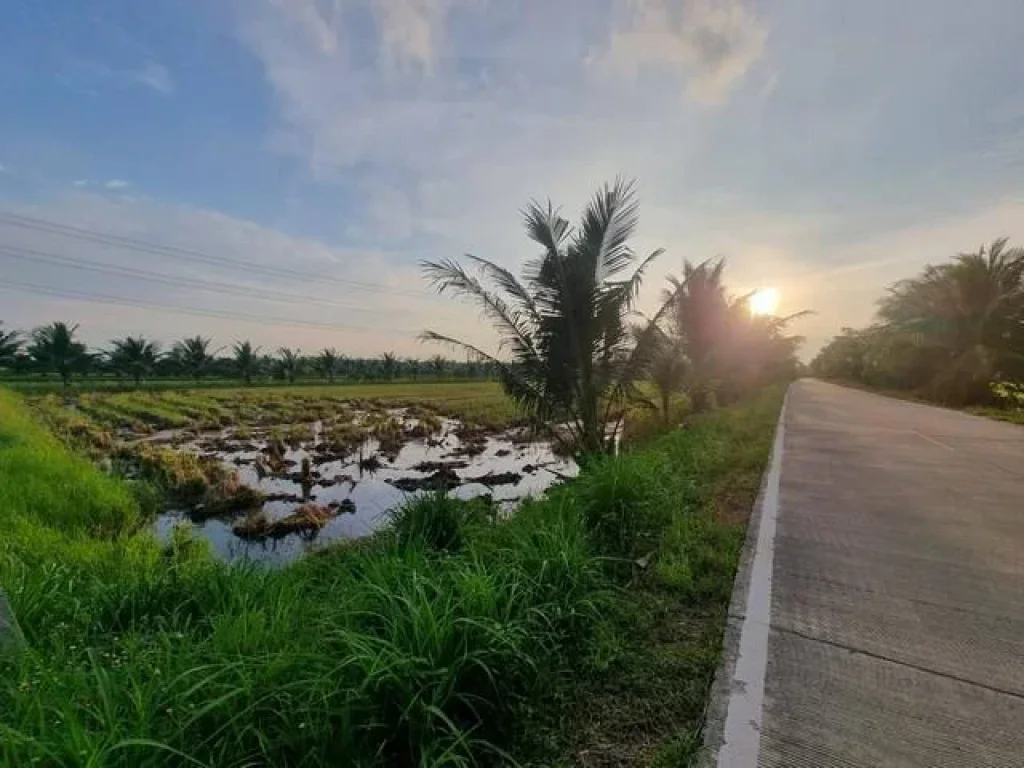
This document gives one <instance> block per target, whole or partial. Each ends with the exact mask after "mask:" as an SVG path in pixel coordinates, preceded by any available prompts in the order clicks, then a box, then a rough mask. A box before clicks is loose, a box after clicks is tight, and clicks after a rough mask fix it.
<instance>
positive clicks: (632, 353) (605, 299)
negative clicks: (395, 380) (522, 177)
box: [423, 180, 661, 455]
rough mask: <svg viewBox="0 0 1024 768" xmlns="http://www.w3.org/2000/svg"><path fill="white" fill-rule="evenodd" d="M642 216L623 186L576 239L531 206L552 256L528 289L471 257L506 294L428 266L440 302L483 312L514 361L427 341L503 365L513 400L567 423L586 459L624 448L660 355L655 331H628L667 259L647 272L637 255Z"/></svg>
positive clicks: (596, 206) (598, 201) (594, 203)
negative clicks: (646, 286)
mask: <svg viewBox="0 0 1024 768" xmlns="http://www.w3.org/2000/svg"><path fill="white" fill-rule="evenodd" d="M637 206H638V203H637V200H636V194H635V186H634V184H633V183H632V182H626V181H623V180H616V182H615V183H614V184H612V185H608V186H605V187H604V188H602V189H601V190H599V191H598V193H597V194H596V195H595V196H594V198H593V199H592V200H591V202H590V204H589V205H588V206H587V209H586V210H585V211H584V214H583V220H582V222H581V224H580V226H579V227H578V228H575V229H574V228H572V227H571V226H570V224H569V222H568V221H566V220H565V219H563V218H562V217H561V216H560V215H559V213H558V211H557V210H555V208H554V207H553V205H552V204H551V203H550V202H549V203H547V204H546V205H540V204H538V203H536V202H533V203H530V204H529V205H528V206H527V208H526V210H525V212H524V218H525V224H526V230H527V234H528V235H529V237H530V239H531V240H533V241H534V242H535V243H537V244H538V245H540V246H541V248H542V249H543V252H542V255H541V256H540V257H539V258H537V259H534V260H531V261H529V262H528V263H527V264H526V265H525V268H524V270H523V280H522V281H520V280H519V279H517V278H516V277H515V276H514V275H513V274H512V273H511V272H509V271H508V270H506V269H504V268H502V267H500V266H498V265H497V264H495V263H494V262H491V261H487V260H486V259H481V258H478V257H475V256H470V257H468V258H469V259H470V260H471V262H472V263H473V264H475V265H476V266H477V267H478V268H479V270H480V273H481V277H482V278H485V279H488V280H490V281H492V282H493V283H494V285H495V286H496V288H497V290H494V289H491V288H488V287H485V285H484V283H482V282H481V280H480V279H478V278H477V277H475V276H473V275H471V274H470V273H469V272H467V271H466V270H465V269H464V268H463V267H462V266H461V265H460V264H459V263H457V262H455V261H452V260H446V261H442V262H436V263H435V262H424V264H423V268H424V271H425V273H426V276H427V278H428V279H429V280H430V281H431V282H432V283H433V284H434V286H435V287H436V288H437V289H438V291H439V292H442V293H443V292H445V291H451V292H452V293H455V294H457V295H462V296H467V297H470V298H472V299H474V300H475V301H476V302H477V303H478V304H479V306H480V308H481V309H482V310H483V313H484V315H485V316H486V317H488V318H489V319H490V320H491V321H492V322H493V324H494V326H495V328H496V329H497V331H498V333H499V335H500V337H501V344H500V347H499V349H500V350H501V351H507V352H508V353H510V355H511V360H509V361H505V360H499V359H498V358H497V357H495V356H494V355H490V354H487V353H486V352H483V351H482V350H480V349H479V348H477V347H475V346H473V345H471V344H468V343H466V342H462V341H459V340H457V339H454V338H451V337H450V336H445V335H442V334H439V333H436V332H433V331H427V332H425V333H424V334H423V338H425V339H428V340H433V341H441V342H447V343H450V344H453V345H455V346H457V347H460V348H462V349H465V350H467V351H468V352H469V353H471V354H473V355H474V356H475V357H477V358H478V359H483V360H489V361H492V362H494V363H495V364H496V365H497V366H498V367H499V371H500V375H501V379H502V382H503V384H504V386H505V390H506V391H507V392H508V394H509V395H510V396H511V397H512V398H513V399H514V400H516V401H517V402H518V403H519V404H520V406H521V407H522V408H523V409H524V410H525V411H526V412H527V413H529V414H530V415H531V416H532V417H533V418H534V419H535V420H536V421H538V422H550V421H552V420H556V421H560V422H565V425H566V429H567V430H568V433H569V439H568V442H570V443H571V444H572V446H573V447H574V449H575V450H576V451H578V452H579V453H580V454H583V455H586V454H594V453H598V452H602V451H607V450H610V449H611V448H612V446H613V445H614V439H615V434H614V433H615V431H616V430H617V428H618V426H619V423H620V419H621V413H622V405H623V403H624V400H625V398H626V397H627V396H628V395H631V394H632V393H633V385H634V383H635V382H636V380H637V379H638V378H639V377H640V376H641V375H643V373H644V370H645V368H646V365H647V362H648V361H647V357H648V356H649V354H650V353H651V350H652V347H653V336H654V332H653V329H651V328H648V329H645V331H644V332H643V333H642V334H641V335H640V339H639V341H638V342H637V343H635V344H632V343H631V341H632V339H633V336H632V334H631V333H630V330H629V327H628V324H627V319H628V316H629V314H630V312H631V311H632V309H633V305H634V302H635V301H636V297H637V292H638V290H639V288H640V284H641V281H642V280H643V275H644V271H645V270H646V268H647V267H648V266H649V265H650V264H651V262H652V261H653V260H654V259H655V258H656V257H657V256H658V255H659V254H660V253H661V251H655V252H654V253H652V254H650V255H649V256H647V257H646V258H644V259H643V260H641V261H639V263H638V262H637V257H636V255H635V254H634V253H633V251H632V249H631V248H630V247H629V238H630V236H631V235H632V234H633V231H634V230H635V228H636V223H637ZM631 267H635V269H633V270H632V272H630V273H628V274H624V273H625V272H626V270H627V269H629V268H631ZM658 317H659V318H660V313H659V316H658ZM656 319H658V318H656ZM652 326H653V323H652ZM612 422H614V424H613V429H612V430H611V434H609V429H608V425H609V424H610V423H612Z"/></svg>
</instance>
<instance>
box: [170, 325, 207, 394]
mask: <svg viewBox="0 0 1024 768" xmlns="http://www.w3.org/2000/svg"><path fill="white" fill-rule="evenodd" d="M210 343H211V339H209V338H204V337H202V336H191V337H188V338H185V339H182V340H181V341H179V342H177V343H176V344H175V345H174V346H173V347H172V348H171V359H172V360H173V361H174V362H175V364H176V365H177V366H178V368H179V370H181V371H182V373H185V374H187V375H188V376H191V377H192V378H193V379H195V382H196V383H197V384H198V383H199V380H200V379H201V378H202V377H203V374H204V373H206V369H207V368H209V366H210V364H211V363H212V362H213V353H211V352H210Z"/></svg>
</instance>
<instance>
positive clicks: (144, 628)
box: [0, 394, 777, 768]
mask: <svg viewBox="0 0 1024 768" xmlns="http://www.w3.org/2000/svg"><path fill="white" fill-rule="evenodd" d="M766 407H771V406H770V405H769V406H766ZM774 407H776V408H777V398H776V402H775V404H774ZM748 418H749V417H745V416H743V415H741V414H740V415H736V416H735V418H734V419H733V417H732V416H728V415H725V414H723V415H721V416H716V417H713V418H712V419H709V420H707V421H706V422H705V423H702V424H699V425H697V426H696V427H694V428H693V429H692V430H687V431H680V432H678V433H675V434H674V435H671V436H669V438H665V439H664V440H663V441H658V442H656V443H654V444H652V445H651V446H650V447H647V448H644V449H642V450H637V451H634V452H631V453H627V454H626V455H624V456H623V457H621V458H619V459H607V460H605V461H606V463H602V464H601V465H600V466H598V467H595V468H594V469H593V470H590V471H588V472H587V473H585V474H584V475H583V476H582V477H581V478H580V479H579V480H577V481H576V482H573V483H571V484H568V485H566V486H564V487H562V488H559V489H558V490H557V491H555V492H553V493H551V494H550V496H549V498H548V499H546V500H541V501H533V502H527V503H526V504H524V505H523V506H522V507H521V508H520V510H519V511H518V512H517V514H516V515H514V516H513V517H511V518H510V519H508V520H505V521H503V522H497V521H495V520H494V519H493V516H492V515H489V514H487V510H485V509H483V508H482V507H481V506H480V504H479V502H478V503H476V505H473V504H465V503H463V502H457V501H454V500H451V499H444V498H440V497H428V498H427V499H426V500H423V501H421V502H419V503H418V504H416V505H414V506H411V507H410V508H408V509H407V510H405V511H404V512H403V515H402V516H401V517H400V518H399V520H398V521H397V522H396V523H395V525H394V527H393V529H391V530H389V531H386V532H384V533H383V534H381V535H379V536H377V537H376V538H374V539H373V540H369V541H364V542H359V543H353V544H352V545H351V546H347V547H343V548H340V549H338V550H335V551H331V552H329V553H327V554H323V555H318V556H311V557H308V558H306V559H305V560H302V561H300V562H297V563H295V564H293V565H291V566H289V567H287V568H284V569H280V570H273V571H269V570H260V569H258V568H254V567H245V566H237V565H235V566H230V565H226V564H223V563H220V562H218V561H216V560H214V559H213V558H212V557H211V556H210V554H209V553H208V552H207V551H206V549H205V547H204V546H202V544H201V543H200V542H198V541H197V540H194V539H192V538H190V537H189V536H188V535H187V534H184V533H179V534H177V535H176V536H175V537H174V538H173V540H172V542H171V544H170V545H168V546H166V547H161V546H160V545H158V544H157V542H156V541H155V540H154V538H153V537H152V536H150V535H148V534H146V533H145V532H144V531H141V532H140V531H138V528H139V524H140V521H141V520H142V519H143V517H144V516H143V514H142V512H141V511H140V510H139V508H138V506H137V504H136V503H135V501H134V498H133V494H132V492H131V489H130V488H128V487H127V486H125V485H123V484H122V483H120V482H118V481H116V480H114V479H111V478H108V477H105V476H102V475H100V474H98V473H96V471H95V470H93V468H92V467H91V466H90V465H89V464H88V463H87V462H86V461H84V460H82V459H79V458H77V457H75V456H72V455H70V454H68V453H66V452H65V451H64V450H63V449H62V448H61V447H60V445H59V444H58V443H57V442H56V440H54V439H53V438H52V437H50V436H49V435H47V434H46V433H45V432H44V431H43V430H42V429H41V428H40V427H39V426H38V425H37V424H36V423H35V422H34V421H32V419H31V418H30V417H29V416H28V415H27V413H26V412H25V410H24V408H22V406H21V404H20V403H19V402H18V400H17V399H16V398H15V397H13V396H11V395H7V394H0V501H2V503H3V507H2V508H3V509H4V510H5V512H4V514H5V515H6V516H8V520H7V521H5V522H11V523H12V525H10V527H9V533H10V535H5V536H4V537H3V538H2V539H0V586H2V587H3V588H4V589H5V590H6V591H7V593H8V595H9V596H10V598H11V601H12V604H13V607H14V609H15V612H16V614H17V615H18V617H19V619H20V621H21V623H22V626H23V629H24V630H25V634H26V637H27V639H28V644H29V647H28V649H27V650H26V651H24V652H23V653H22V654H21V655H20V656H19V657H17V658H16V659H14V660H5V661H2V662H0V664H3V665H5V666H4V668H3V669H0V764H2V765H12V766H21V765H33V764H41V765H50V766H69V767H70V766H104V767H106V766H133V768H135V767H145V766H167V765H173V766H186V765H191V766H195V765H205V766H217V767H218V768H221V767H226V768H230V767H233V766H239V767H240V766H251V765H274V766H328V765H329V766H337V765H352V766H378V765H380V766H414V765H415V766H441V765H445V766H452V765H454V766H459V765H466V766H469V765H496V764H508V763H510V762H511V761H512V759H513V758H514V757H515V758H524V759H530V756H531V755H535V754H544V755H545V757H544V758H543V760H544V761H545V764H551V762H554V761H555V760H557V759H559V758H560V757H561V756H562V753H563V750H571V748H573V747H574V745H575V741H576V739H577V737H576V736H573V735H572V733H573V732H572V731H571V730H570V731H565V730H562V729H560V728H559V727H557V724H571V723H579V722H581V721H580V717H581V715H580V714H578V713H579V712H586V711H587V710H586V707H580V706H579V702H578V701H576V700H575V699H574V698H573V697H572V696H570V695H568V694H567V693H566V691H571V690H573V689H574V688H579V690H580V691H583V690H590V686H592V685H595V684H596V683H594V682H593V681H595V680H598V679H601V678H600V675H601V674H604V673H607V674H613V673H614V671H615V670H621V669H622V668H623V665H624V664H626V663H627V662H626V661H625V660H626V659H628V658H640V657H641V656H642V651H638V650H636V649H632V650H630V645H629V638H630V637H631V636H632V635H633V634H635V631H636V627H637V626H644V625H645V622H646V624H651V623H652V622H655V620H656V619H655V617H656V615H657V613H658V611H662V610H663V607H659V606H658V605H654V607H653V608H651V610H650V611H647V610H646V608H644V610H643V611H641V613H640V614H639V615H635V616H633V618H632V620H631V621H632V626H631V625H630V624H631V621H626V620H624V618H623V617H624V616H625V613H624V611H627V609H629V606H633V609H635V610H639V608H637V606H647V605H648V603H649V602H650V601H649V598H648V597H646V596H644V594H645V593H637V592H635V591H634V589H635V581H636V580H635V577H634V574H633V569H634V566H632V565H626V564H628V563H631V562H632V560H633V559H634V558H635V557H637V556H639V555H645V554H651V553H654V554H653V555H652V556H651V557H650V558H649V561H650V563H651V565H650V567H649V568H648V569H647V571H646V573H647V576H645V579H646V580H647V583H646V585H645V587H644V589H653V590H661V591H662V592H663V593H666V594H668V593H671V594H673V595H675V596H676V597H675V600H676V601H677V602H678V601H680V600H684V601H691V600H705V599H707V598H706V596H707V595H713V596H716V597H715V599H719V598H720V595H721V594H722V592H723V590H724V589H725V586H724V584H725V582H726V581H728V580H730V579H731V570H730V569H731V568H732V567H733V565H734V562H735V552H736V547H737V546H738V545H737V542H738V538H737V535H736V533H735V526H733V527H732V528H730V527H728V526H722V525H720V523H719V522H718V520H717V517H716V515H715V514H714V509H713V508H712V506H713V505H712V502H713V499H714V496H715V493H714V486H715V483H718V482H721V481H722V479H723V477H724V476H725V474H724V468H725V466H726V465H727V464H728V462H729V461H730V460H731V459H732V458H734V457H735V456H736V455H738V454H742V452H743V450H744V449H743V445H744V443H743V440H744V439H746V438H745V437H744V438H739V437H738V438H736V439H735V440H733V439H732V438H731V437H727V435H731V434H732V432H733V431H735V432H736V433H737V434H742V433H743V430H744V426H745V425H746V424H747V421H746V420H745V419H748ZM759 423H760V422H759ZM758 429H760V430H761V431H763V425H760V426H759V427H758ZM769 433H770V428H769ZM752 434H753V433H752ZM758 435H759V436H758V438H757V440H756V441H755V442H757V446H758V448H757V450H754V448H751V449H750V457H749V458H750V460H751V461H753V460H755V459H756V456H755V454H758V452H759V450H760V443H761V436H760V432H758ZM663 484H667V486H668V487H667V488H662V485H663ZM8 510H10V511H8ZM5 533H7V532H5ZM624 590H625V591H624ZM652 605H653V604H652ZM709 626H710V625H709ZM708 631H709V632H711V633H712V634H713V633H714V631H715V628H714V627H710V628H709V629H708ZM702 653H703V652H702ZM630 654H632V656H630ZM706 655H708V656H709V657H713V656H714V653H713V652H711V651H707V654H706ZM701 669H703V668H701ZM601 670H603V671H604V672H601ZM674 672H676V673H678V670H674ZM700 685H701V684H700V683H698V684H697V685H696V689H697V690H700V689H701V688H700ZM658 690H659V695H660V688H658ZM630 695H631V696H632V698H633V699H640V698H643V692H642V691H639V690H633V691H631V693H630ZM594 700H595V701H599V700H600V697H599V696H596V697H594ZM530 723H541V724H542V726H540V727H538V728H536V729H534V730H533V733H525V732H524V724H530ZM680 727H682V725H681V726H680ZM687 727H689V726H687ZM583 732H585V729H584V731H583ZM659 733H660V732H659ZM539 734H544V735H546V737H547V739H546V741H545V742H544V744H543V745H540V746H539V745H538V742H537V738H536V736H537V735H539ZM660 735H661V736H665V734H664V733H660ZM665 738H675V736H674V732H672V733H669V734H668V736H665ZM548 758H551V760H550V761H548Z"/></svg>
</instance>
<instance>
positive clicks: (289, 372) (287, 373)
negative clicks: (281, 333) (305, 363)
mask: <svg viewBox="0 0 1024 768" xmlns="http://www.w3.org/2000/svg"><path fill="white" fill-rule="evenodd" d="M277 365H278V370H279V371H280V372H281V376H282V378H284V379H286V380H287V381H288V383H290V384H291V383H294V382H295V375H296V374H297V373H298V372H299V369H300V368H301V366H302V351H301V350H298V349H289V348H288V347H280V348H279V349H278V350H277Z"/></svg>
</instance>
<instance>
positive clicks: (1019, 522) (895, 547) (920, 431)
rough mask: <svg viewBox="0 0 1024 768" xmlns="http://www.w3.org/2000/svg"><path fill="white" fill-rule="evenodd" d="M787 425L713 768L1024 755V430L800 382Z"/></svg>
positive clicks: (750, 557)
mask: <svg viewBox="0 0 1024 768" xmlns="http://www.w3.org/2000/svg"><path fill="white" fill-rule="evenodd" d="M781 432H782V434H781V436H780V439H777V441H776V449H775V456H774V458H773V472H771V473H770V474H769V476H768V478H767V482H766V487H765V489H764V492H763V493H764V499H763V501H762V504H761V508H760V510H759V511H758V513H756V514H755V521H754V523H753V528H754V530H752V532H751V535H750V537H749V540H748V547H747V550H748V551H747V552H746V553H745V557H744V564H743V566H742V568H741V572H740V577H739V579H738V581H737V584H738V586H737V595H736V596H734V601H733V606H732V616H731V618H730V630H729V632H728V633H727V637H726V641H727V667H728V668H727V671H726V673H725V679H726V686H725V688H724V694H723V696H722V698H724V699H725V703H724V705H723V706H724V710H723V711H721V712H720V715H721V722H720V723H718V724H716V723H714V722H711V723H710V724H709V743H710V744H711V747H712V751H711V753H712V755H711V758H710V759H709V761H708V764H711V765H715V764H717V765H718V766H729V768H754V766H755V765H756V766H762V767H763V768H776V767H778V768H782V767H786V768H789V767H790V766H793V767H795V768H805V767H806V768H818V767H819V766H820V767H821V768H826V767H831V766H836V767H837V768H838V767H840V766H841V767H842V768H861V767H863V768H882V767H888V766H893V767H900V768H903V767H906V768H933V767H935V768H937V767H940V766H941V767H943V768H945V767H947V766H948V767H952V766H957V767H958V768H959V767H960V766H963V767H964V768H967V767H968V766H970V767H971V768H975V767H977V766H1000V767H1005V768H1010V767H1011V766H1012V767H1013V768H1024V428H1022V427H1019V426H1014V425H1009V424H1003V423H998V422H994V421H989V420H985V419H981V418H978V417H973V416H969V415H966V414H962V413H957V412H954V411H949V410H944V409H941V408H932V407H929V406H924V405H918V404H915V403H909V402H905V401H901V400H894V399H890V398H885V397H879V396H877V395H871V394H867V393H863V392H860V391H856V390H851V389H845V388H841V387H837V386H833V385H830V384H825V383H822V382H817V381H811V380H804V381H800V382H797V383H796V384H794V385H793V386H792V387H791V389H790V392H789V397H788V402H787V406H786V410H785V413H784V419H783V429H782V430H781ZM744 580H746V582H747V583H746V584H743V583H742V582H743V581H744ZM765 582H767V588H766V586H765ZM759 675H760V679H759V678H758V676H759ZM719 692H720V693H723V691H721V690H720V691H719ZM712 714H713V717H712V721H714V711H713V713H712ZM716 730H719V733H718V734H717V735H716V733H715V731H716ZM723 742H724V744H723ZM719 746H720V747H721V748H720V749H718V747H719Z"/></svg>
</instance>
